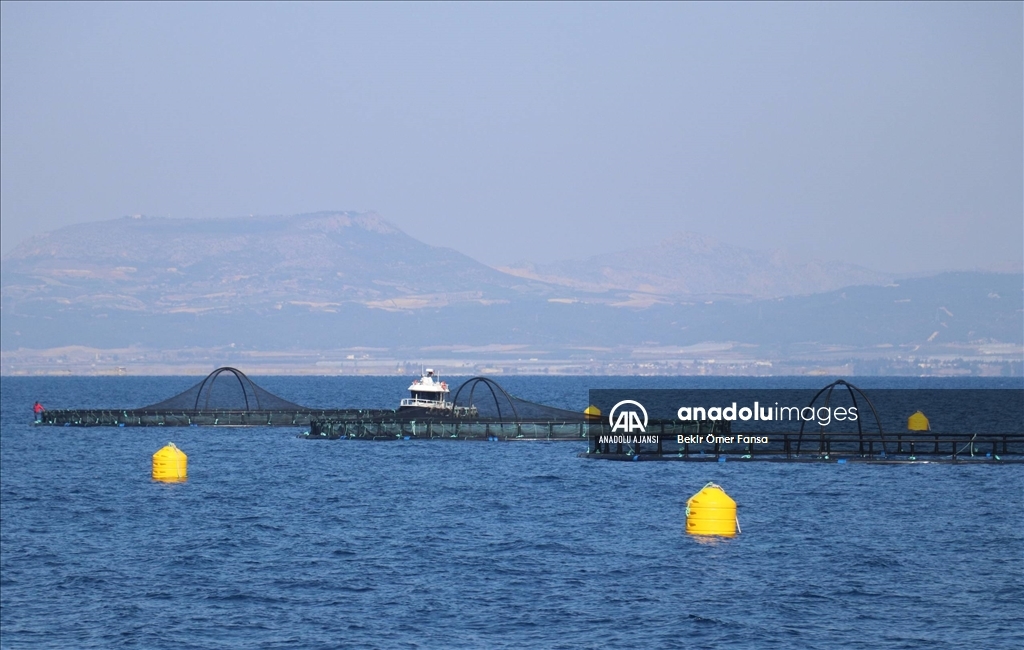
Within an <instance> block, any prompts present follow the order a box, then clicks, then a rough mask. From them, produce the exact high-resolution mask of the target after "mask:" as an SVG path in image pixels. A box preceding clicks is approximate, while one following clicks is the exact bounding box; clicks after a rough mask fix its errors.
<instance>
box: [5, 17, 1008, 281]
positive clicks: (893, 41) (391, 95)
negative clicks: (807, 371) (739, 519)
mask: <svg viewBox="0 0 1024 650" xmlns="http://www.w3.org/2000/svg"><path fill="white" fill-rule="evenodd" d="M0 12H2V15H0V241H2V253H3V254H6V253H8V252H10V251H11V250H12V249H13V248H14V247H15V246H16V245H17V244H18V243H20V242H21V241H23V240H25V239H26V238H28V237H31V236H33V235H36V234H39V233H42V232H45V231H48V230H52V229H54V228H58V227H61V226H64V225H68V224H72V223H80V222H87V221H99V220H105V219H112V218H117V217H120V216H123V215H128V214H146V215H151V216H171V217H189V218H210V217H237V216H244V215H249V214H259V215H273V214H296V213H302V212H313V211H320V210H360V211H362V210H373V211H376V212H377V213H379V214H380V215H381V216H383V217H384V218H385V219H387V220H388V221H390V222H392V223H394V224H395V225H396V226H398V227H399V228H401V229H403V230H405V231H406V232H407V233H409V234H410V235H412V236H414V237H417V238H418V239H421V240H423V241H425V242H427V243H430V244H434V245H439V246H448V247H451V248H454V249H456V250H459V251H461V252H463V253H466V254H468V255H470V256H472V257H474V258H476V259H478V260H480V261H482V262H485V263H487V264H491V265H502V264H509V263H515V262H519V261H524V260H529V261H533V262H539V263H544V262H551V261H555V260H561V259H566V258H581V257H586V256H590V255H595V254H601V253H606V252H610V251H614V250H621V249H623V248H634V247H642V246H643V245H644V244H645V243H648V242H655V241H658V240H660V239H663V238H664V237H666V236H667V235H668V234H670V233H672V232H676V231H692V232H697V233H701V234H704V235H709V236H711V237H715V238H717V239H720V240H723V241H726V242H729V243H732V244H736V245H739V246H745V247H749V248H761V249H763V248H783V249H787V250H790V251H792V252H794V253H798V254H803V255H806V256H809V257H817V258H821V259H827V260H831V259H834V260H843V261H846V262H853V263H857V264H862V265H864V266H867V267H869V268H874V269H877V270H882V271H888V272H905V273H919V272H928V271H934V270H942V269H997V270H1016V271H1020V270H1022V268H1024V252H1022V251H1024V37H1022V34H1024V15H1022V4H1021V3H1011V2H1007V3H995V4H985V3H961V4H958V3H912V4H909V3H908V4H898V3H871V4H839V3H828V4H811V3H797V4H766V3H749V4H728V3H712V4H689V3H688V4H666V3H656V4H640V3H629V4H579V3H572V4H552V3H542V4H541V3H538V4H530V3H510V4H497V3H495V4H424V3H415V4H351V3H345V4H321V3H313V4H296V3H288V4H240V3H230V4H197V3H181V4H159V3H144V4H120V3H112V4H88V3H67V4H42V3H12V2H4V3H2V8H0ZM113 245H116V243H114V244H113Z"/></svg>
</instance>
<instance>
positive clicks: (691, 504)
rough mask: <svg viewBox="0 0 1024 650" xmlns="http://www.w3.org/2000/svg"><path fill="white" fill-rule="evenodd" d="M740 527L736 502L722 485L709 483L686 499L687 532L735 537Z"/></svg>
mask: <svg viewBox="0 0 1024 650" xmlns="http://www.w3.org/2000/svg"><path fill="white" fill-rule="evenodd" d="M738 529H739V520H738V519H737V518H736V502H735V501H733V500H732V497H730V496H729V495H728V494H726V493H725V490H723V489H722V486H720V485H715V484H714V483H708V484H707V485H705V486H704V487H702V488H701V490H700V492H698V493H697V494H695V495H693V496H692V497H690V498H689V499H688V500H687V501H686V532H688V533H690V534H691V535H721V536H722V537H733V536H735V535H736V533H737V532H738Z"/></svg>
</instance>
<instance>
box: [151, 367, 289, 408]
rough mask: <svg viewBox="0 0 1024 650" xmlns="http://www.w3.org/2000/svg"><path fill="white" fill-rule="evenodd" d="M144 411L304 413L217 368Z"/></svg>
mask: <svg viewBox="0 0 1024 650" xmlns="http://www.w3.org/2000/svg"><path fill="white" fill-rule="evenodd" d="M142 410H144V411H182V412H193V413H201V412H203V411H211V410H212V411H240V412H246V411H302V410H307V408H306V407H305V406H300V405H299V404H295V403H293V402H289V401H288V400H286V399H282V398H280V397H278V396H277V395H274V394H273V393H271V392H270V391H267V390H265V389H263V388H260V387H259V386H257V385H256V383H255V382H254V381H253V380H251V379H249V377H247V376H246V374H245V373H244V372H242V371H241V370H239V369H237V368H231V367H227V366H225V367H223V368H217V369H216V370H214V371H213V372H211V373H210V374H209V375H207V376H206V377H205V378H204V379H203V380H202V381H201V382H199V383H198V384H196V385H195V386H193V387H192V388H189V389H188V390H186V391H185V392H183V393H179V394H178V395H175V396H174V397H171V398H169V399H166V400H164V401H162V402H158V403H156V404H151V405H150V406H147V407H145V408H144V409H142Z"/></svg>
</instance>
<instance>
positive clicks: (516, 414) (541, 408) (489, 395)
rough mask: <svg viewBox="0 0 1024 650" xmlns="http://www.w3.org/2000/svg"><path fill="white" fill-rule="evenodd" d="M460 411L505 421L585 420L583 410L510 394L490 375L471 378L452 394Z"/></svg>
mask: <svg viewBox="0 0 1024 650" xmlns="http://www.w3.org/2000/svg"><path fill="white" fill-rule="evenodd" d="M452 403H453V404H454V405H455V410H456V412H458V411H460V410H463V409H465V411H464V412H469V413H472V414H473V415H475V416H476V417H479V418H481V419H495V420H499V421H502V422H531V421H532V422H581V421H583V420H584V417H585V416H584V414H583V413H577V412H575V411H567V410H565V409H560V408H555V407H554V406H545V405H544V404H537V403H536V402H528V401H527V400H524V399H522V398H519V397H515V396H513V395H510V394H509V393H508V392H507V391H506V390H505V389H504V388H502V387H501V385H500V384H498V382H496V381H494V380H492V379H488V378H487V377H473V378H472V379H469V380H467V381H466V382H465V383H463V384H462V385H461V386H459V388H458V390H456V391H455V395H454V396H453V397H452Z"/></svg>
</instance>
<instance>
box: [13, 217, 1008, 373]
mask: <svg viewBox="0 0 1024 650" xmlns="http://www.w3.org/2000/svg"><path fill="white" fill-rule="evenodd" d="M0 276H2V288H0V315H2V319H0V320H2V323H0V334H2V336H0V339H2V345H0V348H2V349H3V350H5V351H10V350H16V349H19V348H20V349H39V350H41V349H50V348H58V347H66V346H89V347H93V348H103V349H105V348H122V347H126V346H142V347H147V348H153V349H168V348H186V347H207V348H209V347H217V346H227V345H234V346H238V347H242V348H248V349H260V350H289V349H298V348H302V349H340V348H346V349H347V348H355V347H358V346H375V347H377V348H383V349H433V348H436V347H437V346H442V347H443V346H459V345H469V346H503V345H529V346H533V347H534V348H535V349H539V350H541V351H542V352H543V351H545V350H547V351H554V350H560V349H561V350H568V349H576V350H591V349H594V350H596V349H602V350H613V349H617V348H618V347H621V346H623V345H626V346H645V347H646V348H651V349H659V347H660V348H664V349H668V348H673V346H674V347H675V348H679V347H680V346H693V345H699V344H702V343H705V342H708V341H719V342H721V341H730V342H733V343H736V344H739V345H749V346H759V348H758V349H760V350H761V351H762V353H763V354H767V355H775V356H776V357H778V356H784V355H786V354H787V349H788V348H787V346H794V345H797V346H801V345H802V346H806V345H816V346H822V347H823V349H824V348H829V349H834V348H835V347H836V346H839V347H845V348H849V349H851V350H854V349H861V350H865V349H868V348H870V349H872V350H873V351H872V354H876V355H877V353H878V349H882V350H885V349H890V348H891V349H892V350H893V351H894V352H893V354H897V353H899V354H903V353H905V352H906V350H908V349H910V350H914V351H917V352H916V353H918V354H927V353H928V351H929V350H931V351H932V353H935V354H938V353H939V352H940V351H941V350H940V346H943V345H946V346H949V345H953V346H959V348H958V349H967V348H971V346H974V348H973V349H975V352H976V350H977V349H978V347H979V346H989V349H993V348H992V346H993V345H995V346H998V345H1003V346H1004V347H1003V348H999V349H1002V350H1004V351H1005V350H1009V352H1008V354H1009V358H1011V359H1013V358H1016V356H1019V354H1020V353H1019V352H1018V350H1020V349H1021V346H1022V345H1024V309H1022V305H1024V296H1022V285H1024V275H1022V274H1020V273H1016V274H1014V273H1010V274H999V273H966V272H960V273H945V274H938V275H935V276H930V277H924V278H913V279H908V278H894V277H892V276H890V275H888V274H884V273H880V272H876V271H872V270H869V269H865V268H862V267H858V266H854V265H850V264H840V263H829V262H823V261H820V260H813V259H804V258H801V257H798V256H795V255H792V254H790V253H786V252H783V251H769V252H765V251H755V250H749V249H744V248H740V247H736V246H732V245H729V244H726V243H723V242H719V241H716V240H713V239H710V238H707V237H703V236H700V235H694V234H688V233H679V234H675V235H672V236H670V237H669V238H667V239H666V240H665V241H663V242H661V243H659V244H657V245H654V246H652V247H651V248H649V249H643V250H628V251H622V252H620V253H615V254H611V255H605V256H595V257H590V258H588V259H584V260H580V261H575V262H572V261H567V262H560V263H553V264H542V265H535V264H529V263H523V264H517V265H514V266H512V267H508V268H503V269H495V268H491V267H489V266H486V265H484V264H481V263H480V262H477V261H476V260H474V259H472V258H470V257H468V256H466V255H464V254H462V253H459V252H457V251H455V250H452V249H450V248H443V247H437V246H430V245H427V244H425V243H423V242H420V241H418V240H416V239H414V238H412V237H410V236H409V235H407V234H405V233H403V232H402V231H401V230H399V229H398V228H396V227H395V226H393V225H392V224H390V223H388V222H387V221H385V220H384V219H382V218H381V217H379V216H378V215H376V214H373V213H356V212H324V213H316V214H306V215H295V216H285V217H247V218H233V219H210V220H191V219H167V218H146V217H126V218H121V219H115V220H110V221H104V222H98V223H84V224H78V225H74V226H69V227H66V228H62V229H59V230H56V231H53V232H50V233H46V234H44V235H40V236H37V237H34V238H32V239H30V240H28V241H26V242H24V243H22V244H21V245H20V246H18V247H17V248H16V249H14V250H13V251H12V252H11V254H10V255H8V256H7V257H5V258H4V259H3V260H2V262H0ZM886 346H889V347H888V348H886ZM901 346H902V347H901ZM965 346H966V348H965ZM1005 346H1009V347H1008V348H1007V347H1005ZM942 353H943V354H947V355H948V354H949V350H948V349H947V350H945V351H943V352H942Z"/></svg>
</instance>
